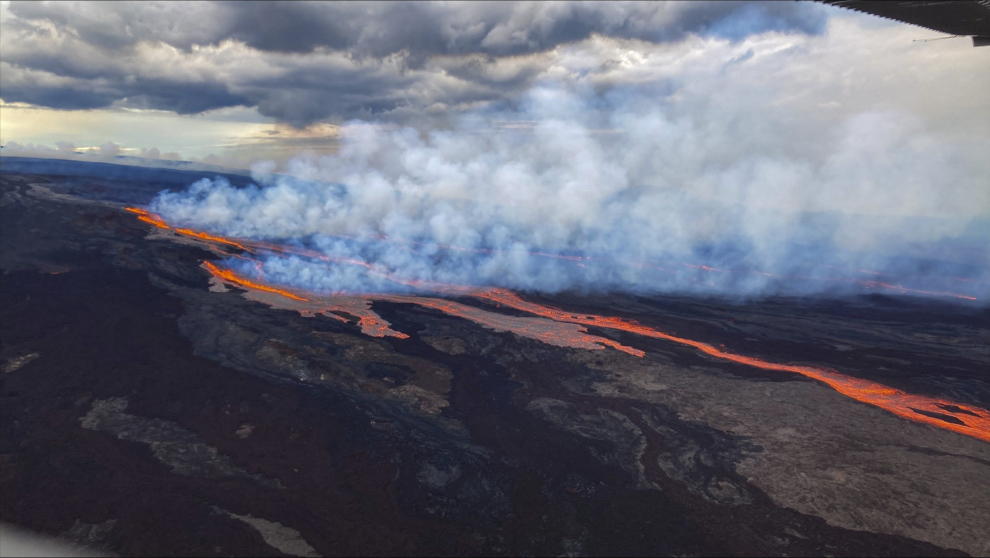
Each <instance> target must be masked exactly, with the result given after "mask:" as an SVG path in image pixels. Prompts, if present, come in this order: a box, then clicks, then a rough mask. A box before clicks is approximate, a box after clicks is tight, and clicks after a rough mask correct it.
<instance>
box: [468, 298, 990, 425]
mask: <svg viewBox="0 0 990 558" xmlns="http://www.w3.org/2000/svg"><path fill="white" fill-rule="evenodd" d="M476 296H478V297H479V298H484V299H488V300H491V301H493V302H496V303H498V304H504V305H505V306H508V307H510V308H514V309H516V310H522V311H523V312H529V313H531V314H535V315H538V316H543V317H545V318H549V319H551V320H555V321H560V322H570V323H575V324H582V325H587V326H592V327H600V328H607V329H616V330H620V331H626V332H629V333H635V334H637V335H642V336H644V337H652V338H654V339H664V340H667V341H673V342H674V343H679V344H681V345H687V346H689V347H694V348H695V349H698V350H699V351H701V352H703V353H705V354H707V355H710V356H713V357H715V358H719V359H723V360H728V361H731V362H737V363H739V364H745V365H747V366H753V367H756V368H762V369H764V370H775V371H780V372H793V373H795V374H800V375H802V376H805V377H807V378H811V379H813V380H818V381H820V382H824V383H826V384H828V385H829V386H830V387H832V389H834V390H835V391H838V392H839V393H841V394H843V395H845V396H848V397H851V398H853V399H855V400H857V401H861V402H863V403H868V404H870V405H875V406H877V407H880V408H881V409H884V410H886V411H890V412H891V413H894V414H895V415H898V416H900V417H903V418H906V419H909V420H913V421H916V422H923V423H925V424H930V425H932V426H937V427H939V428H945V429H947V430H952V431H953V432H958V433H960V434H965V435H967V436H972V437H974V438H977V439H980V440H983V441H985V442H990V412H988V411H987V410H986V409H980V408H978V407H972V406H969V405H963V404H959V403H955V402H953V401H949V400H946V399H939V398H935V397H927V396H924V395H913V394H910V393H905V392H903V391H900V390H897V389H893V388H890V387H888V386H885V385H883V384H878V383H876V382H871V381H869V380H863V379H860V378H853V377H851V376H846V375H844V374H839V373H838V372H835V371H834V370H828V369H825V368H815V367H811V366H798V365H793V364H777V363H773V362H768V361H765V360H762V359H758V358H754V357H747V356H742V355H737V354H733V353H729V352H726V351H723V350H720V349H716V348H715V347H712V346H711V345H709V344H707V343H702V342H700V341H694V340H692V339H685V338H683V337H677V336H674V335H669V334H667V333H663V332H660V331H657V330H655V329H653V328H651V327H647V326H644V325H641V324H638V323H636V322H633V321H628V320H623V319H621V318H611V317H605V316H597V315H576V314H571V313H569V312H564V311H563V310H559V309H557V308H551V307H549V306H543V305H541V304H536V303H533V302H528V301H525V300H523V299H521V298H519V296H517V295H516V294H515V293H512V292H510V291H507V290H504V289H492V290H490V291H486V292H484V293H479V294H478V295H476ZM945 406H954V407H957V408H959V409H961V410H962V411H964V412H966V413H971V414H972V415H970V414H966V416H965V418H964V417H962V416H959V414H957V413H953V414H949V413H947V412H946V410H945ZM924 413H937V414H939V415H942V416H951V417H953V418H954V419H956V420H958V421H960V422H962V423H963V424H955V423H952V422H947V421H944V420H941V419H939V418H936V417H933V416H929V415H926V414H924Z"/></svg>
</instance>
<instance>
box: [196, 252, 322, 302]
mask: <svg viewBox="0 0 990 558" xmlns="http://www.w3.org/2000/svg"><path fill="white" fill-rule="evenodd" d="M203 265H205V266H206V269H208V270H209V271H210V273H212V274H214V275H216V276H217V277H222V278H223V279H226V280H227V281H230V282H231V283H234V284H236V285H240V286H242V287H247V288H249V289H256V290H259V291H265V292H266V293H275V294H279V295H282V296H284V297H286V298H291V299H292V300H298V301H300V302H309V299H308V298H303V297H301V296H296V295H294V294H292V293H290V292H289V291H286V290H283V289H276V288H275V287H269V286H268V285H262V284H261V283H255V282H254V281H251V280H250V279H245V278H243V277H239V276H238V275H236V274H234V272H233V271H230V270H229V269H220V268H218V267H217V266H215V265H213V264H211V263H210V262H203Z"/></svg>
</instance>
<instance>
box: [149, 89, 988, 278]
mask: <svg viewBox="0 0 990 558" xmlns="http://www.w3.org/2000/svg"><path fill="white" fill-rule="evenodd" d="M726 116H727V115H724V114H722V113H721V112H720V111H717V110H716V111H695V112H691V113H687V114H685V113H684V111H680V112H678V111H676V110H672V109H671V108H670V107H669V106H665V105H664V104H661V103H656V102H651V101H650V99H648V98H646V97H643V96H641V95H636V94H634V93H629V94H627V95H626V96H624V97H619V96H612V97H611V98H610V99H608V102H607V103H606V102H603V101H602V98H601V97H599V96H595V95H592V94H588V93H584V94H583V93H579V92H575V91H573V90H567V89H565V88H562V87H543V88H538V89H535V90H533V91H532V92H531V93H530V94H529V95H528V96H527V97H526V99H525V102H523V103H522V104H521V106H520V107H518V108H516V109H514V110H507V111H504V112H494V111H488V112H483V113H475V114H471V115H468V116H465V117H463V118H461V119H459V120H457V121H456V122H455V123H454V124H453V125H452V126H451V128H450V129H447V130H434V131H430V132H422V131H420V130H417V129H414V128H396V127H393V126H388V125H385V124H378V123H370V124H369V123H360V122H354V123H350V124H348V125H346V126H344V127H343V129H342V147H341V149H340V151H339V152H338V153H337V154H336V155H334V156H324V157H313V156H310V157H299V158H296V159H294V160H292V161H291V162H290V163H289V165H288V167H287V168H286V169H285V171H286V173H285V174H274V173H272V171H273V170H274V169H273V165H265V164H262V165H257V166H256V167H255V179H256V180H257V181H258V183H259V184H260V186H257V187H251V188H246V189H238V188H234V187H232V186H230V185H229V184H227V183H226V182H224V181H223V180H216V181H208V180H204V181H200V182H197V183H196V184H194V185H192V186H191V187H190V188H189V189H188V190H187V191H185V192H180V193H163V194H161V195H160V196H159V197H158V198H157V199H156V200H155V201H154V203H153V204H152V207H151V209H152V210H153V211H155V212H158V213H160V214H161V215H162V216H163V217H165V218H166V219H167V220H169V221H172V222H175V223H181V224H183V225H187V226H192V227H195V228H198V229H203V230H208V231H215V232H219V233H222V234H225V235H229V236H235V237H245V238H257V239H267V240H278V241H281V242H285V241H291V242H297V243H303V244H305V245H307V246H309V247H311V248H317V249H319V250H320V251H322V252H323V253H325V254H328V255H330V256H332V257H334V258H337V259H338V261H339V260H340V259H341V258H350V259H357V260H362V261H367V262H369V263H372V264H374V265H375V266H377V267H376V269H377V270H378V271H379V272H383V273H388V274H392V275H394V276H399V277H402V278H407V279H411V280H429V281H439V282H451V283H458V284H469V285H501V286H507V287H514V288H522V289H534V290H540V291H558V290H561V289H593V290H603V289H618V290H632V291H654V292H655V291H703V292H720V293H728V294H765V293H771V292H781V291H784V292H786V291H790V292H808V291H827V290H835V289H840V290H848V289H857V288H859V289H860V290H862V289H861V288H860V287H861V285H859V284H857V283H854V282H848V281H826V280H824V279H827V278H837V277H840V278H845V279H849V278H856V277H863V276H862V275H861V274H860V272H858V271H856V270H858V269H861V268H867V269H871V270H873V271H879V272H882V273H884V274H886V276H885V278H884V279H883V280H885V281H888V282H895V283H898V282H899V283H902V284H905V285H907V284H908V283H910V286H912V287H913V288H929V289H931V288H938V289H942V288H947V286H952V287H953V288H954V290H955V291H956V292H960V288H961V289H962V290H965V289H966V288H970V289H971V290H972V289H973V288H979V289H982V288H983V287H973V285H977V284H979V281H985V280H986V279H987V269H988V267H990V266H988V265H987V262H986V259H985V258H983V260H982V261H981V260H980V259H977V260H975V261H972V254H974V253H977V254H978V253H980V251H981V250H985V249H986V248H987V244H988V243H990V242H988V239H987V238H985V237H984V236H983V233H982V230H981V229H980V227H982V226H984V223H986V208H987V207H988V203H987V201H988V199H987V196H988V194H987V193H986V192H985V190H984V189H982V188H981V187H980V185H979V181H980V180H981V178H980V176H981V173H983V174H982V176H983V177H984V178H985V176H987V175H988V173H987V171H988V169H987V164H986V162H985V161H983V160H981V159H980V158H979V157H977V156H975V155H973V150H972V148H971V147H970V146H964V145H958V144H954V143H952V140H951V139H946V138H943V137H938V136H937V134H935V133H933V132H930V131H928V130H926V129H925V127H924V125H923V124H922V123H921V122H920V121H918V120H917V119H915V118H914V117H912V116H910V115H907V114H904V113H898V112H875V113H865V114H855V115H852V116H850V117H849V118H847V119H845V120H844V121H839V122H835V123H833V124H832V125H831V126H829V127H828V128H826V129H823V130H821V136H822V138H824V139H822V140H821V141H820V143H819V145H818V146H816V147H817V148H816V149H814V150H802V149H796V148H795V147H794V146H793V145H789V144H788V142H789V141H791V140H790V138H793V137H795V131H794V130H793V129H789V128H788V126H787V125H786V124H780V123H779V122H778V123H777V128H776V129H773V128H771V129H767V126H765V125H763V123H762V122H761V121H760V118H761V117H762V115H761V114H753V115H747V114H735V115H729V116H731V117H726ZM747 120H750V121H749V122H747ZM761 128H762V129H761ZM979 192H983V193H982V194H980V193H979ZM974 193H976V194H974ZM974 195H975V196H976V197H977V199H973V196H974ZM967 197H968V198H969V199H968V200H967V199H966V198H967ZM967 227H969V229H967ZM974 227H976V228H974ZM974 231H975V232H974ZM381 236H384V237H387V240H382V239H381V238H380V237H381ZM537 253H539V254H537ZM983 253H986V252H983ZM545 254H553V255H564V256H569V257H571V256H574V257H582V258H587V259H584V260H581V261H576V260H574V259H562V258H554V257H547V256H546V255H545ZM933 262H934V263H933ZM684 264H696V265H706V266H711V267H716V268H720V269H727V270H731V271H732V272H712V271H706V270H704V269H700V268H698V267H692V266H690V265H684ZM759 272H763V273H759ZM264 273H265V278H266V279H267V280H270V281H276V282H282V283H285V284H293V285H297V286H303V287H307V288H314V289H319V290H326V291H339V290H350V291H369V290H394V289H401V288H403V287H402V286H401V285H397V284H395V283H393V282H389V281H386V280H384V279H382V278H381V277H379V276H375V275H369V274H368V273H367V270H365V269H364V268H362V267H360V266H354V265H347V264H340V263H337V264H333V265H328V264H327V263H326V262H312V261H309V260H305V259H302V258H294V259H285V258H272V259H270V260H268V261H266V262H265V267H264ZM767 274H772V275H773V276H771V275H767ZM960 275H962V276H963V277H964V278H967V279H976V280H977V282H973V281H970V282H958V281H956V283H953V284H951V285H950V283H952V281H954V279H952V277H956V278H958V277H959V276H960ZM871 278H876V277H871ZM857 285H859V286H857ZM959 285H962V287H960V288H955V287H958V286H959ZM967 285H968V287H967ZM984 286H985V283H984Z"/></svg>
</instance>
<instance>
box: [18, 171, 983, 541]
mask: <svg viewBox="0 0 990 558" xmlns="http://www.w3.org/2000/svg"><path fill="white" fill-rule="evenodd" d="M5 164H6V163H5ZM15 170H16V171H17V172H8V171H5V172H4V173H3V174H2V177H0V186H2V202H0V217H2V220H0V232H2V235H0V267H2V276H0V278H2V290H0V297H2V308H3V312H2V320H0V327H2V330H0V331H2V337H0V342H2V345H0V359H2V362H3V368H2V370H3V373H2V375H0V382H2V383H0V395H2V397H3V405H2V406H0V413H2V417H0V418H2V420H0V463H2V471H3V474H2V478H0V490H2V493H3V495H4V497H3V498H0V519H2V520H3V521H4V522H9V523H13V524H16V525H18V526H21V527H23V528H27V529H31V530H33V531H36V532H40V533H45V534H48V535H52V536H58V537H61V538H62V539H65V540H69V541H71V542H75V543H77V544H81V545H84V546H88V547H90V548H92V549H95V550H100V551H105V552H113V553H118V554H128V555H146V554H197V555H229V554H238V555H241V554H243V555H274V554H279V553H281V554H289V555H298V556H316V555H341V554H347V555H353V554H362V555H367V554H375V555H383V554H408V555H420V554H423V555H427V554H428V555H549V554H553V555H585V554H587V555H606V554H607V555H615V554H624V555H657V554H706V555H713V554H733V555H737V554H747V555H749V554H760V555H791V556H794V555H799V556H802V555H824V554H829V555H863V554H870V555H883V556H889V555H897V556H900V555H939V556H941V555H967V554H969V555H986V554H988V553H990V541H988V539H987V537H986V534H985V532H986V529H985V526H986V525H987V524H990V506H987V504H986V494H988V493H990V411H988V410H987V409H988V408H990V383H988V382H987V379H986V370H987V369H988V368H990V346H988V343H987V339H990V335H988V334H990V331H988V326H990V310H988V309H987V308H986V307H985V304H973V303H972V302H973V301H972V300H970V299H971V298H972V297H969V296H956V295H954V294H953V293H943V292H938V293H919V292H910V289H909V288H908V287H904V286H901V285H897V284H889V283H885V282H884V281H883V280H881V279H878V280H873V283H875V284H871V285H866V286H867V287H869V289H870V291H871V293H869V294H859V295H854V294H846V295H843V296H841V297H840V296H837V295H836V296H830V297H825V296H820V297H815V296H801V297H797V296H776V297H761V298H750V299H747V300H742V301H741V300H738V299H733V300H728V299H725V298H723V297H718V296H714V295H712V296H707V295H705V296H703V295H694V296H675V295H648V296H647V295H643V294H629V293H591V294H589V293H577V292H563V293H556V294H546V293H539V292H514V291H509V290H506V289H504V288H495V287H483V286H471V285H447V284H441V283H433V282H429V283H427V282H421V281H420V282H415V281H411V280H407V279H405V278H402V277H395V276H391V275H389V274H388V273H387V272H386V271H383V270H381V269H379V268H378V267H376V266H375V265H374V264H373V263H372V262H365V261H359V260H354V259H349V260H343V259H339V258H338V259H334V258H331V257H328V256H326V255H325V254H322V253H319V252H315V251H308V250H307V249H305V248H301V247H299V246H295V245H287V244H278V243H273V242H269V241H260V240H252V239H245V238H228V237H225V236H222V235H219V234H217V233H215V232H213V231H204V230H194V229H190V228H184V227H183V226H181V225H180V224H176V223H169V222H167V221H166V220H165V219H163V218H162V217H160V216H158V215H155V214H154V213H153V212H150V211H149V210H148V209H146V206H147V204H148V202H150V201H151V199H152V197H153V196H154V195H155V193H156V192H157V191H158V190H159V189H160V188H161V184H173V183H174V184H181V183H182V182H183V180H187V179H189V178H190V177H185V176H183V177H178V176H171V175H170V176H168V177H166V178H164V179H162V178H154V177H148V176H144V175H142V176H140V177H136V178H135V177H130V178H128V179H127V180H122V179H120V180H118V179H113V180H111V179H102V180H101V179H99V178H92V177H89V176H88V175H87V178H85V179H81V178H80V177H79V176H73V175H71V174H67V173H66V172H62V173H61V174H58V175H55V174H40V172H39V170H38V169H34V170H32V169H30V168H27V167H25V168H21V167H17V168H16V169H15ZM29 171H30V172H29ZM156 172H160V173H165V174H168V173H169V172H176V171H156ZM81 174H82V173H80V175H81ZM382 241H383V242H384V241H387V239H383V240H382ZM260 254H265V255H266V257H293V258H303V259H307V260H308V261H311V262H312V264H313V265H323V266H352V267H357V268H361V269H363V270H365V271H366V272H367V273H372V274H377V275H376V276H377V277H378V278H379V279H380V280H382V281H392V282H396V283H398V284H402V285H403V286H404V288H406V290H405V291H403V292H380V293H367V292H364V293H327V292H315V291H307V290H304V289H299V288H298V287H293V286H291V285H284V284H277V283H274V282H271V281H269V280H268V279H267V278H266V277H265V276H264V275H263V274H262V273H261V272H260V271H259V274H256V275H249V274H247V273H245V272H244V271H243V269H250V268H251V264H252V262H254V261H255V258H257V257H259V255H260ZM547 257H554V258H565V259H566V261H568V262H571V263H573V264H574V265H581V264H582V263H583V260H582V259H581V257H578V256H571V255H559V254H547ZM230 262H240V263H243V264H244V266H241V267H238V268H237V269H234V268H232V267H231V266H230ZM664 265H674V266H678V265H679V266H688V265H697V266H700V265H701V264H692V263H691V262H686V263H685V262H677V263H675V264H664ZM259 268H260V266H259ZM709 271H710V272H711V273H729V272H731V271H729V270H721V269H711V270H709ZM865 274H866V272H858V273H857V274H855V275H850V276H849V277H850V278H849V280H850V281H858V282H860V283H864V282H867V280H866V279H863V277H864V276H866V275H865ZM919 294H921V295H931V296H916V295H919ZM908 295H912V296H908Z"/></svg>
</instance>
